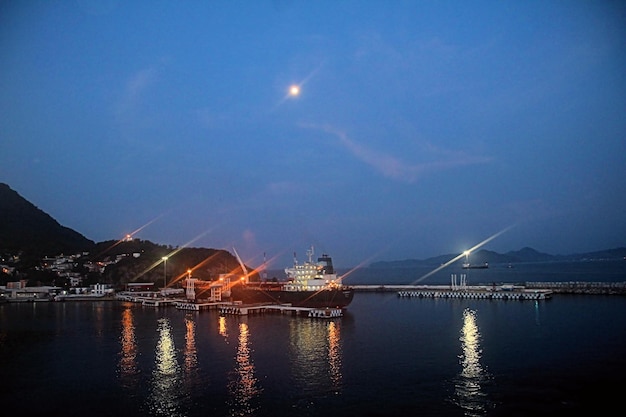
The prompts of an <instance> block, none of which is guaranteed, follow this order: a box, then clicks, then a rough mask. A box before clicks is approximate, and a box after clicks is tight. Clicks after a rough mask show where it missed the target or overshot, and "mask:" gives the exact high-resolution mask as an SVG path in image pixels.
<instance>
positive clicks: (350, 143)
mask: <svg viewBox="0 0 626 417" xmlns="http://www.w3.org/2000/svg"><path fill="white" fill-rule="evenodd" d="M302 127H305V128H310V129H317V130H321V131H323V132H326V133H330V134H332V135H334V136H336V137H337V138H338V139H339V143H340V144H341V145H342V146H343V147H344V148H345V149H346V150H348V152H350V154H351V155H352V156H354V157H355V158H356V159H358V160H360V161H361V162H363V163H365V164H367V165H369V166H370V167H372V168H374V170H376V171H377V172H379V173H381V174H382V175H383V176H385V177H387V178H391V179H393V180H398V181H403V182H407V183H413V182H415V181H417V180H418V179H420V178H421V177H422V176H423V175H425V174H427V173H430V172H436V171H444V170H448V169H455V168H458V167H461V166H467V165H475V164H484V163H487V162H490V161H491V158H488V157H482V156H469V155H466V154H465V153H462V152H450V151H443V150H440V149H436V148H433V147H430V152H431V154H434V155H436V157H438V158H443V159H438V160H433V161H430V162H425V163H417V164H411V163H407V162H405V161H403V160H401V159H400V158H397V157H395V156H393V155H389V154H386V153H385V152H383V151H380V150H378V149H372V148H369V147H367V146H365V145H363V144H361V143H359V142H357V141H356V140H354V139H352V138H350V137H348V135H347V134H346V133H344V132H342V131H340V130H338V129H336V128H333V127H332V126H327V125H326V126H317V125H311V124H307V125H302ZM441 155H443V156H441Z"/></svg>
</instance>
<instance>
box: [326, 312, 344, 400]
mask: <svg viewBox="0 0 626 417" xmlns="http://www.w3.org/2000/svg"><path fill="white" fill-rule="evenodd" d="M341 358H342V353H341V327H340V326H339V323H338V322H335V321H331V322H330V323H328V364H329V365H330V380H331V382H332V386H333V390H334V391H335V392H336V393H337V392H338V391H339V390H340V388H341V382H342V374H341Z"/></svg>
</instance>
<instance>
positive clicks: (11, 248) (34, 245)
mask: <svg viewBox="0 0 626 417" xmlns="http://www.w3.org/2000/svg"><path fill="white" fill-rule="evenodd" d="M93 246H94V242H93V241H92V240H89V239H87V238H86V237H85V236H83V235H81V234H80V233H78V232H76V231H74V230H72V229H70V228H68V227H65V226H62V225H60V224H59V223H58V222H57V221H56V220H54V219H53V218H52V217H50V216H49V215H48V214H47V213H45V212H43V211H42V210H40V209H39V208H37V207H35V206H34V205H33V204H32V203H30V202H29V201H27V200H26V199H24V198H23V197H22V196H20V195H19V194H18V193H17V192H16V191H14V190H12V189H11V188H10V187H9V186H8V185H7V184H3V183H0V251H1V252H9V253H24V254H28V255H33V256H44V255H58V254H61V253H78V252H82V251H88V250H90V249H91V248H92V247H93Z"/></svg>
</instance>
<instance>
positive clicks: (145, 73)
mask: <svg viewBox="0 0 626 417" xmlns="http://www.w3.org/2000/svg"><path fill="white" fill-rule="evenodd" d="M156 79H157V71H156V69H154V68H145V69H143V70H140V71H138V72H136V73H135V74H133V75H132V76H131V77H130V78H129V79H128V80H127V81H126V85H125V87H124V91H123V92H122V97H121V99H120V100H119V102H118V104H117V109H116V112H117V117H118V120H120V119H121V120H125V118H126V117H127V116H128V113H133V112H135V111H136V110H137V108H138V107H139V106H140V105H141V97H142V96H143V95H144V94H145V91H146V90H147V89H148V88H149V87H150V86H151V85H152V84H154V82H155V81H156Z"/></svg>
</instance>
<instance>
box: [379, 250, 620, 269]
mask: <svg viewBox="0 0 626 417" xmlns="http://www.w3.org/2000/svg"><path fill="white" fill-rule="evenodd" d="M457 256H459V254H447V255H440V256H435V257H432V258H427V259H422V260H420V259H405V260H399V261H380V262H374V263H372V264H370V268H413V267H418V266H433V265H435V266H436V265H441V264H444V263H446V262H449V261H450V260H451V259H454V258H455V257H457ZM625 257H626V248H623V247H622V248H615V249H606V250H602V251H596V252H587V253H576V254H570V255H550V254H548V253H542V252H539V251H537V250H535V249H533V248H529V247H525V248H522V249H520V250H518V251H510V252H507V253H503V254H501V253H497V252H493V251H489V250H486V249H480V250H478V251H476V252H472V253H471V255H470V262H471V263H472V264H484V263H485V262H487V263H489V264H513V263H524V262H556V261H579V260H590V259H624V258H625ZM457 262H458V263H462V262H465V257H461V258H460V259H459V260H458V261H457Z"/></svg>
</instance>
